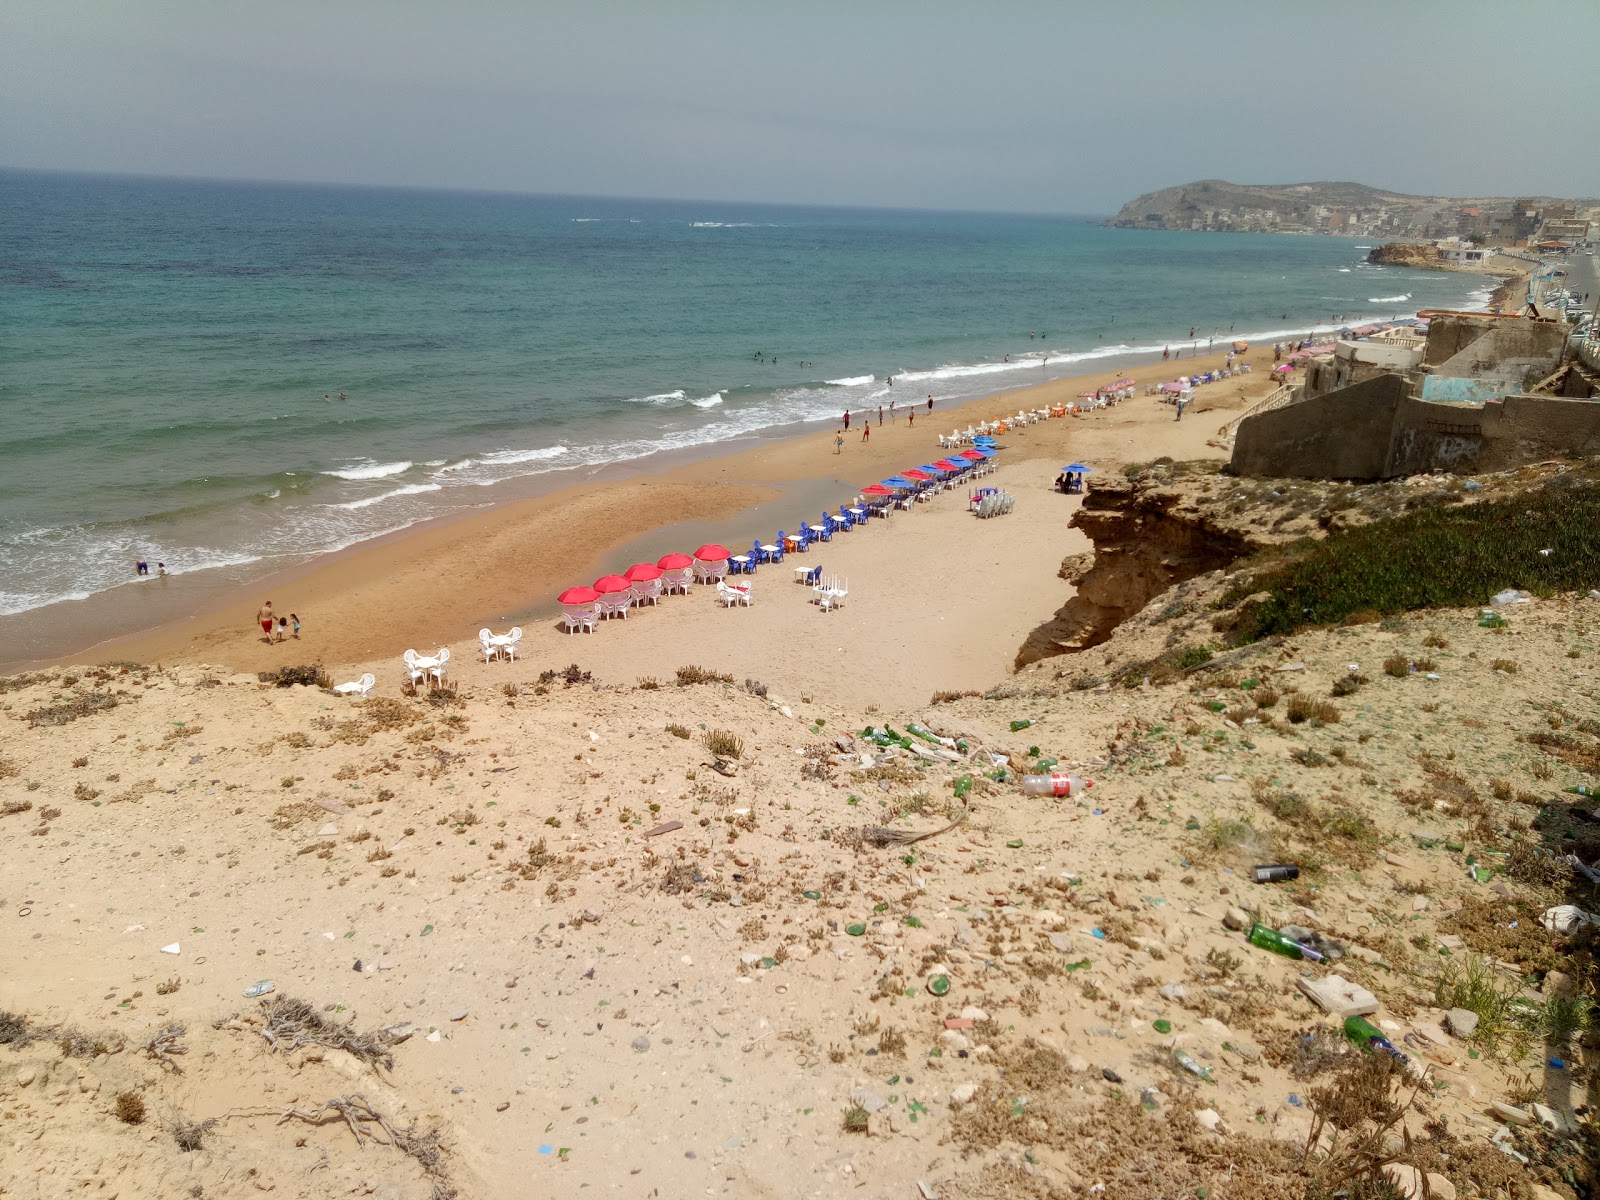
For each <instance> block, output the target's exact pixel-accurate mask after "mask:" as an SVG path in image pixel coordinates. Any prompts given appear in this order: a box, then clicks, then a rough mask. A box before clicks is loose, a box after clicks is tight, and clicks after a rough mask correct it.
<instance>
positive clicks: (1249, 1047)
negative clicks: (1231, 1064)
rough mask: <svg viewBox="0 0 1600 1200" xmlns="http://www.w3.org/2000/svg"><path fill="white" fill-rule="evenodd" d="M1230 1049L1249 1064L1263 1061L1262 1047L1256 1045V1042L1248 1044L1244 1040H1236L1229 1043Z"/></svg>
mask: <svg viewBox="0 0 1600 1200" xmlns="http://www.w3.org/2000/svg"><path fill="white" fill-rule="evenodd" d="M1228 1047H1229V1048H1230V1049H1231V1050H1232V1051H1233V1052H1234V1053H1235V1054H1237V1055H1238V1056H1239V1057H1240V1058H1242V1059H1244V1061H1245V1062H1247V1063H1256V1062H1260V1061H1261V1047H1260V1046H1258V1045H1256V1044H1255V1043H1254V1042H1247V1041H1244V1040H1243V1039H1240V1038H1235V1039H1233V1040H1232V1041H1230V1042H1229V1043H1228Z"/></svg>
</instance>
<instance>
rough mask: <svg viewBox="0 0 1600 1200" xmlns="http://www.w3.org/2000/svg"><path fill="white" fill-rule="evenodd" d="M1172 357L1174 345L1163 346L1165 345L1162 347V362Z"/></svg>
mask: <svg viewBox="0 0 1600 1200" xmlns="http://www.w3.org/2000/svg"><path fill="white" fill-rule="evenodd" d="M1171 357H1172V347H1171V346H1163V347H1161V361H1162V362H1166V361H1167V360H1168V359H1169V358H1171Z"/></svg>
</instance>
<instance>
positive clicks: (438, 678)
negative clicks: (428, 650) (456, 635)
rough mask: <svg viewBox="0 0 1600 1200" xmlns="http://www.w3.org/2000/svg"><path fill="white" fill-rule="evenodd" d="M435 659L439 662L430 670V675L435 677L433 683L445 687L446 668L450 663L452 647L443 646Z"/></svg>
mask: <svg viewBox="0 0 1600 1200" xmlns="http://www.w3.org/2000/svg"><path fill="white" fill-rule="evenodd" d="M434 657H435V659H436V660H437V661H436V662H435V663H434V665H433V666H431V667H429V668H428V674H429V675H431V676H433V682H434V683H435V684H436V685H437V686H439V687H443V686H444V670H445V666H446V665H447V664H448V663H449V662H450V647H449V646H441V647H440V648H439V653H438V654H437V655H435V656H434Z"/></svg>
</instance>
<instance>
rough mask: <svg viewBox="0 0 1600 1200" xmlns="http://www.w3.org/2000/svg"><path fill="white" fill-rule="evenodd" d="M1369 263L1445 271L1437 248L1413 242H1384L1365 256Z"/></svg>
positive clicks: (1442, 259)
mask: <svg viewBox="0 0 1600 1200" xmlns="http://www.w3.org/2000/svg"><path fill="white" fill-rule="evenodd" d="M1367 261H1368V262H1369V263H1382V264H1383V265H1385V266H1390V267H1421V268H1423V269H1424V270H1427V269H1434V270H1442V269H1445V262H1444V258H1443V256H1442V255H1441V254H1440V253H1439V247H1437V246H1430V245H1420V244H1418V243H1415V242H1385V243H1384V244H1383V245H1381V246H1379V247H1377V248H1376V249H1375V250H1373V251H1371V252H1370V253H1369V254H1368V255H1367Z"/></svg>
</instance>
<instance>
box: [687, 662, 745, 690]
mask: <svg viewBox="0 0 1600 1200" xmlns="http://www.w3.org/2000/svg"><path fill="white" fill-rule="evenodd" d="M732 682H733V676H732V675H727V674H724V673H723V672H721V671H713V670H711V669H709V668H708V667H697V666H687V667H679V668H678V686H679V687H692V686H693V685H694V684H697V683H732Z"/></svg>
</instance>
